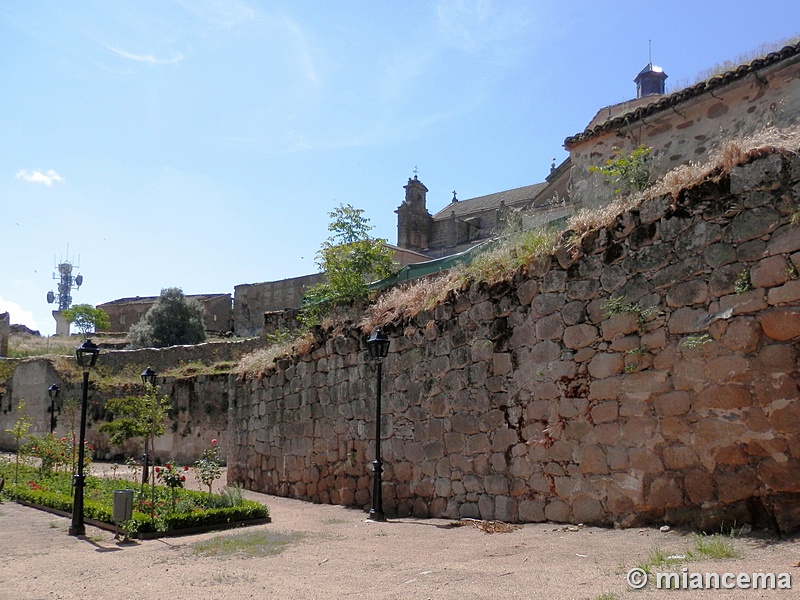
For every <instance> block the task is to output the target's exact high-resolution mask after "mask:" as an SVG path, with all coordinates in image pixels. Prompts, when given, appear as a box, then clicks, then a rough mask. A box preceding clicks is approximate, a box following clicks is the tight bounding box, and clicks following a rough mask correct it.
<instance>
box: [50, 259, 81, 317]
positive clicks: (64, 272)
mask: <svg viewBox="0 0 800 600" xmlns="http://www.w3.org/2000/svg"><path fill="white" fill-rule="evenodd" d="M78 261H79V262H80V257H78ZM53 262H55V259H53ZM56 268H57V269H58V273H53V279H56V280H58V292H57V293H54V292H53V291H52V290H50V291H49V292H47V302H48V304H53V302H58V310H60V311H61V310H67V309H68V308H69V307H70V306H72V288H73V287H74V288H76V289H80V287H81V285H83V275H80V274H78V275H75V276H73V275H72V269H73V268H80V265H78V264H75V259H74V257H73V259H72V261H70V260H69V244H67V258H66V259H62V260H61V262H59V263H58V265H56Z"/></svg>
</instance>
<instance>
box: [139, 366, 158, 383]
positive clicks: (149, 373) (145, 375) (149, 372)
mask: <svg viewBox="0 0 800 600" xmlns="http://www.w3.org/2000/svg"><path fill="white" fill-rule="evenodd" d="M142 383H143V384H145V385H155V384H156V372H155V371H154V370H153V369H151V368H150V367H147V368H146V369H145V370H144V371H142Z"/></svg>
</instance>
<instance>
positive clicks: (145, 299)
mask: <svg viewBox="0 0 800 600" xmlns="http://www.w3.org/2000/svg"><path fill="white" fill-rule="evenodd" d="M220 296H230V294H192V295H187V296H186V298H192V299H195V300H201V301H202V300H211V299H212V298H218V297H220ZM159 298H160V296H136V297H135V298H119V299H118V300H112V301H111V302H104V303H103V304H98V306H109V305H112V304H153V303H154V302H155V301H156V300H158V299H159Z"/></svg>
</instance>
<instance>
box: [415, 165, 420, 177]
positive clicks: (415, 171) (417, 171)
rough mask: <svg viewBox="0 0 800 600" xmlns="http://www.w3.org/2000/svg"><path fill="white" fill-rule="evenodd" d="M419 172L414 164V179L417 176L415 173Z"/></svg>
mask: <svg viewBox="0 0 800 600" xmlns="http://www.w3.org/2000/svg"><path fill="white" fill-rule="evenodd" d="M418 173H419V169H417V165H414V179H416V178H417V174H418Z"/></svg>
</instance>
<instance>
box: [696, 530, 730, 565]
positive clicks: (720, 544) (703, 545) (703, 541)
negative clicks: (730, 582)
mask: <svg viewBox="0 0 800 600" xmlns="http://www.w3.org/2000/svg"><path fill="white" fill-rule="evenodd" d="M694 545H695V552H694V555H695V556H696V557H697V558H698V559H701V558H713V559H724V558H741V556H742V553H741V552H740V551H739V550H737V549H736V547H735V546H734V545H733V538H732V536H725V535H722V534H721V533H715V534H713V535H706V534H704V533H696V534H695V535H694Z"/></svg>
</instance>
